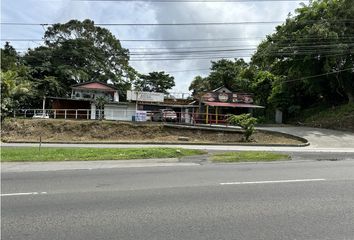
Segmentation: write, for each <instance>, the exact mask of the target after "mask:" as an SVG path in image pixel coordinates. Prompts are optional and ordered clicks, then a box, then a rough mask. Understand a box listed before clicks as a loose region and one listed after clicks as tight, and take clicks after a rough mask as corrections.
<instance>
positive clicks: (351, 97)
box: [346, 91, 354, 104]
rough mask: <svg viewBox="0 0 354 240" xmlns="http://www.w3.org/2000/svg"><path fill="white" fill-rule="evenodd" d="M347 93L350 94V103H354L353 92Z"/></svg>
mask: <svg viewBox="0 0 354 240" xmlns="http://www.w3.org/2000/svg"><path fill="white" fill-rule="evenodd" d="M346 94H347V96H348V104H350V103H354V95H353V93H352V92H349V91H348V92H347V93H346Z"/></svg>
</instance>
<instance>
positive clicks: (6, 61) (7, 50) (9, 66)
mask: <svg viewBox="0 0 354 240" xmlns="http://www.w3.org/2000/svg"><path fill="white" fill-rule="evenodd" d="M19 58H20V56H19V55H18V54H17V52H16V50H15V48H14V47H13V46H11V45H10V43H9V42H6V43H5V46H4V48H1V71H2V72H6V71H8V70H14V69H15V68H16V66H17V65H18V63H19Z"/></svg>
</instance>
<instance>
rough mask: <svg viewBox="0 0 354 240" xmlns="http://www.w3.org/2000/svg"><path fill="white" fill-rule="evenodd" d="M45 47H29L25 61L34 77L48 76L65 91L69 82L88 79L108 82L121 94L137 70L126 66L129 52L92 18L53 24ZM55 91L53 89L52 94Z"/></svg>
mask: <svg viewBox="0 0 354 240" xmlns="http://www.w3.org/2000/svg"><path fill="white" fill-rule="evenodd" d="M44 40H45V46H41V47H38V48H35V49H33V50H30V51H29V52H28V53H27V54H26V55H25V56H24V62H25V64H27V65H28V66H30V67H31V69H32V74H33V76H34V78H35V79H37V80H38V79H42V80H43V79H45V78H48V77H51V80H52V83H53V84H54V85H56V84H55V83H54V82H53V81H58V83H59V84H60V85H61V88H62V89H64V91H60V92H62V93H63V92H68V90H69V87H70V85H72V84H75V83H81V82H87V81H100V82H105V83H107V82H111V83H113V84H114V85H116V86H117V87H118V88H119V89H120V90H121V94H120V95H123V93H125V91H126V90H127V89H129V88H130V86H131V81H132V80H134V79H135V77H136V74H137V73H136V71H135V70H134V69H133V68H132V67H131V66H129V63H128V61H129V51H128V50H127V49H124V48H122V46H121V44H120V42H119V40H118V39H116V37H115V36H114V35H113V34H112V33H111V32H110V31H109V30H107V29H105V28H101V27H97V26H95V25H94V22H93V21H91V20H84V21H82V22H81V21H78V20H71V21H69V22H67V23H65V24H54V25H53V26H51V27H49V28H48V29H47V31H46V32H45V34H44ZM55 93H58V91H57V89H54V90H53V91H52V93H50V94H55Z"/></svg>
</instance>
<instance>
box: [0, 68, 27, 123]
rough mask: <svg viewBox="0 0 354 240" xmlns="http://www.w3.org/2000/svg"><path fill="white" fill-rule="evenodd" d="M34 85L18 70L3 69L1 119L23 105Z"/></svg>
mask: <svg viewBox="0 0 354 240" xmlns="http://www.w3.org/2000/svg"><path fill="white" fill-rule="evenodd" d="M31 88H32V85H31V83H30V82H29V81H27V80H26V79H24V78H23V77H22V76H21V75H20V74H19V73H18V72H16V71H13V70H8V71H6V72H2V71H1V120H2V119H3V117H5V116H7V115H8V114H9V113H11V112H13V111H14V110H15V109H16V108H18V107H19V106H21V103H23V102H24V101H25V99H26V97H27V95H28V94H30V91H31Z"/></svg>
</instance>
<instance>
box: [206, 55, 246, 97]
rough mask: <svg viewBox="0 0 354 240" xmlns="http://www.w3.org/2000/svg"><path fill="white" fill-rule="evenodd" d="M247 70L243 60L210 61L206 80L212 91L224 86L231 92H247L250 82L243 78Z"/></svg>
mask: <svg viewBox="0 0 354 240" xmlns="http://www.w3.org/2000/svg"><path fill="white" fill-rule="evenodd" d="M247 68H248V64H247V63H246V62H245V61H244V60H243V59H235V61H232V60H227V59H221V60H219V61H216V62H214V61H212V62H211V68H210V69H211V72H210V74H209V76H208V77H207V80H208V81H209V85H210V87H211V88H212V89H215V88H218V87H221V86H224V87H226V88H228V89H230V90H231V91H248V90H249V87H250V80H249V79H247V78H246V77H245V76H244V74H245V73H246V70H247Z"/></svg>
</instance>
